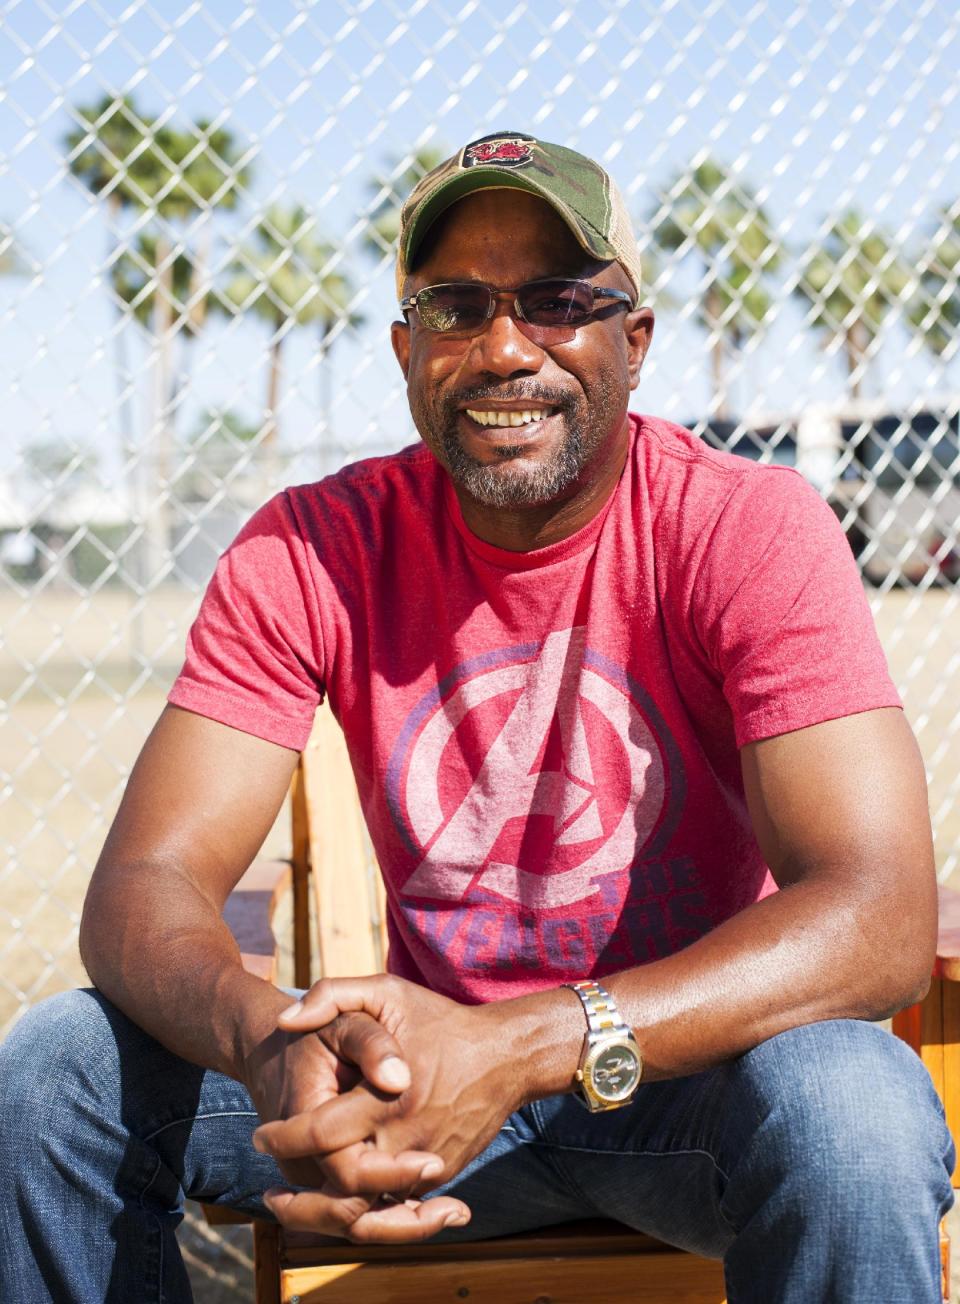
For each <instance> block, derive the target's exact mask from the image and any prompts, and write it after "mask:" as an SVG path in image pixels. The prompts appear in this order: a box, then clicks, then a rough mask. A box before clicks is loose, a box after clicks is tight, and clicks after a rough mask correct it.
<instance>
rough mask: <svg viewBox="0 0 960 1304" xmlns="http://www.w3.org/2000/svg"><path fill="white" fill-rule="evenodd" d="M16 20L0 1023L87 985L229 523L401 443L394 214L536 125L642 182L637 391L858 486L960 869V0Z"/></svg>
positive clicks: (318, 5)
mask: <svg viewBox="0 0 960 1304" xmlns="http://www.w3.org/2000/svg"><path fill="white" fill-rule="evenodd" d="M0 13H2V14H3V24H2V30H0V57H2V62H0V81H2V96H0V142H2V150H0V154H2V163H0V313H2V316H3V321H4V340H5V344H4V348H3V350H2V356H0V373H2V379H3V393H4V395H5V397H4V418H5V422H4V424H5V439H4V440H3V446H2V451H0V638H2V646H0V694H2V698H3V714H2V718H0V770H2V796H0V828H2V841H3V850H4V858H3V862H2V865H0V1033H2V1031H3V1030H4V1029H5V1028H7V1027H9V1026H10V1024H11V1023H12V1021H13V1020H14V1019H15V1018H16V1017H17V1015H18V1014H19V1013H20V1012H21V1011H22V1010H23V1009H25V1008H26V1007H27V1006H29V1005H30V1004H31V1003H33V1002H35V1001H36V1000H38V999H39V998H40V997H42V996H43V995H45V994H47V993H49V992H51V991H55V990H58V989H60V988H62V987H64V986H66V985H68V984H72V983H75V982H76V981H78V980H79V979H80V978H81V971H80V967H79V961H78V958H77V954H76V936H77V924H78V917H79V910H80V905H81V901H82V895H83V891H84V887H85V884H86V881H87V879H88V877H89V874H90V871H91V868H92V864H93V862H94V860H95V857H96V854H97V851H98V849H99V846H100V844H101V842H102V839H103V837H104V834H105V832H106V829H107V827H108V825H109V822H110V820H111V818H112V816H113V813H114V811H115V809H116V806H117V802H118V800H119V796H120V793H121V790H122V787H123V784H124V781H125V779H126V777H127V774H128V773H129V769H130V766H131V764H132V762H133V760H134V758H135V756H136V754H137V751H138V749H139V746H140V744H141V743H142V741H143V738H144V737H145V734H146V732H147V730H148V729H149V727H150V725H151V723H152V721H153V719H154V718H155V717H156V715H157V713H158V712H159V709H160V707H161V705H162V701H163V695H164V693H165V690H166V689H167V687H168V686H169V684H170V682H171V679H172V677H173V675H174V674H175V672H176V669H177V666H178V663H179V659H180V657H181V653H182V648H183V640H184V636H185V632H186V630H187V627H188V625H189V622H190V620H191V618H192V616H193V614H194V612H195V610H196V607H197V603H198V600H199V595H200V593H201V592H202V589H203V586H204V583H205V581H206V579H207V577H208V576H209V574H210V572H211V569H212V567H213V564H214V561H215V558H216V556H217V553H218V551H219V550H220V549H221V548H222V547H223V546H224V545H225V544H226V543H227V542H228V541H229V539H230V538H231V537H232V535H233V534H234V532H235V531H236V529H237V528H238V527H239V525H240V524H241V523H242V521H243V520H244V519H245V518H246V517H247V516H248V515H249V514H250V512H251V511H252V510H253V509H254V508H255V507H256V506H257V504H259V503H260V502H262V501H263V500H264V499H265V498H266V497H267V496H268V495H269V494H270V493H272V492H273V491H274V490H275V489H276V488H277V487H279V486H280V485H282V484H284V483H287V482H290V481H301V480H309V479H314V478H316V477H317V476H318V475H321V474H324V473H327V472H329V471H331V470H334V469H335V468H336V467H337V466H338V465H340V464H341V463H342V462H344V461H345V460H349V459H353V458H356V457H361V456H366V455H370V454H373V453H379V452H383V451H387V450H390V449H395V448H398V447H401V446H402V445H403V444H405V443H408V442H410V441H411V439H412V437H413V435H412V427H411V423H410V419H409V415H408V412H407V409H406V404H405V399H404V394H403V389H402V385H401V381H400V375H399V371H398V369H397V368H396V365H395V363H394V360H393V357H392V354H391V352H390V347H389V341H388V331H387V326H388V323H389V321H390V320H391V318H392V317H393V316H395V315H396V305H395V300H394V298H393V286H392V277H391V264H392V258H393V242H394V238H395V235H396V226H397V207H398V204H399V201H400V199H401V198H402V197H403V196H404V195H405V193H406V192H407V190H408V189H409V188H410V186H411V184H412V183H413V181H414V180H415V179H416V178H417V177H418V176H419V175H421V174H422V172H423V170H424V169H425V168H426V167H428V166H431V165H432V164H433V163H434V162H435V161H438V160H439V159H440V158H441V157H443V156H444V155H445V154H446V153H448V152H449V151H450V150H451V149H453V148H454V147H457V146H459V145H461V144H463V143H464V142H466V141H468V140H470V139H473V138H476V137H479V136H482V135H486V134H488V133H490V132H491V131H493V130H497V129H501V128H505V127H507V128H513V129H518V130H524V131H528V132H531V133H533V134H541V135H543V136H544V137H545V138H546V139H549V140H553V141H560V142H563V143H566V144H569V145H572V146H574V147H577V148H581V149H583V150H584V151H586V152H588V153H591V154H593V155H595V156H596V157H598V158H600V159H601V160H603V161H604V163H605V164H606V165H607V166H608V167H609V169H610V170H611V171H612V172H613V174H614V175H615V176H616V177H617V178H618V180H619V182H620V183H621V186H622V188H623V190H624V192H625V194H626V195H627V197H628V202H629V205H630V207H631V210H632V212H633V215H634V217H635V220H636V226H637V230H638V232H639V235H640V240H641V244H642V246H643V249H644V256H645V260H646V267H647V275H648V290H649V295H648V299H649V301H651V302H652V303H653V304H654V306H655V307H656V309H657V313H658V326H657V334H656V339H655V343H654V348H653V350H652V353H651V356H650V358H649V360H648V364H647V370H646V372H645V375H644V379H643V382H642V385H641V389H640V391H639V393H638V395H637V397H636V403H635V406H636V407H637V408H638V409H639V410H645V411H650V412H656V413H658V414H660V415H664V416H667V417H670V418H672V419H675V420H678V421H680V422H683V423H685V424H688V425H691V426H693V428H695V429H696V430H697V431H698V433H699V434H700V435H701V436H702V437H703V438H704V439H705V440H708V441H709V442H711V443H713V444H718V445H723V446H725V447H728V448H730V449H732V450H733V451H735V452H737V453H740V454H743V455H745V456H747V457H752V458H759V459H761V460H765V461H770V460H774V461H781V462H789V463H792V464H795V465H796V466H798V467H799V468H800V470H801V471H802V472H803V473H804V474H805V475H807V476H808V477H809V478H810V479H811V480H812V481H813V483H814V484H815V485H816V486H817V488H818V489H819V490H820V491H821V492H822V493H823V494H824V495H825V496H826V497H827V499H828V500H829V501H830V502H831V503H832V504H833V506H834V508H835V510H836V512H837V513H838V515H839V516H840V517H841V519H842V521H843V523H844V526H845V528H846V530H847V533H848V536H849V539H850V543H851V546H852V547H853V548H854V550H855V552H856V554H857V556H858V558H859V561H860V565H861V567H862V570H863V575H864V581H865V583H866V584H867V586H868V588H869V591H870V595H871V598H872V601H873V603H874V606H875V610H876V613H877V618H878V622H879V624H880V628H881V632H882V636H883V638H884V641H885V644H886V647H887V650H888V653H889V656H890V659H891V663H892V665H893V668H894V672H895V675H896V677H897V680H898V682H899V685H900V688H901V691H902V692H903V695H904V700H905V702H906V706H907V710H908V712H909V714H910V717H911V719H912V721H913V723H914V726H915V728H916V730H917V732H918V736H919V739H920V743H921V746H922V749H923V752H924V756H925V759H926V764H927V768H928V772H929V779H930V788H931V801H932V809H933V814H934V821H935V825H936V835H937V857H938V866H939V870H940V873H941V875H942V876H943V877H944V878H946V877H948V876H950V875H951V874H953V873H954V872H956V871H958V870H960V703H958V695H957V692H956V683H957V679H958V671H960V597H958V586H960V542H958V520H960V449H958V407H960V364H958V359H957V352H958V350H957V326H958V320H960V290H958V284H957V276H958V268H960V157H958V155H960V143H958V136H957V133H956V131H955V129H952V128H951V123H952V124H953V127H954V128H955V124H956V120H957V119H956V111H957V106H956V98H957V94H958V87H960V82H958V80H957V77H956V69H957V67H958V66H960V33H958V27H960V12H958V10H957V8H956V6H955V5H954V4H953V3H950V2H949V0H944V3H942V4H937V3H933V2H932V0H910V3H907V0H876V2H873V0H829V2H828V0H823V2H820V0H799V2H798V3H794V4H791V5H778V4H775V3H774V0H766V2H764V0H756V2H750V3H748V2H747V0H729V3H721V2H720V0H710V2H709V3H707V4H705V5H696V6H695V5H692V4H687V3H681V2H680V0H664V2H663V3H659V4H654V3H645V2H644V0H630V3H626V0H591V2H590V3H589V4H588V3H584V2H581V0H576V2H573V0H571V2H570V3H566V4H564V3H550V4H548V3H546V0H536V2H530V3H524V2H522V0H517V2H511V3H504V2H503V0H487V3H484V4H483V5H481V4H479V3H477V2H476V0H450V3H446V2H445V3H429V2H428V0H355V2H354V3H348V2H347V0H340V2H335V0H316V2H315V3H313V2H310V0H272V2H271V3H269V4H259V5H254V4H244V3H236V2H232V0H204V2H203V3H200V0H193V2H188V0H171V2H170V3H165V4H161V3H160V0H155V3H153V4H150V3H146V2H145V0H124V3H119V2H118V0H69V2H68V0H57V2H56V3H54V2H53V0H6V3H2V4H0ZM283 839H284V832H283V829H282V827H279V826H278V829H277V831H276V832H275V834H274V835H272V841H273V842H275V843H276V846H275V847H273V846H272V847H271V849H273V850H277V851H282V850H283Z"/></svg>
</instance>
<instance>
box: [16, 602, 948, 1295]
mask: <svg viewBox="0 0 960 1304" xmlns="http://www.w3.org/2000/svg"><path fill="white" fill-rule="evenodd" d="M195 603H196V599H195V598H193V597H192V596H191V595H189V594H185V593H183V592H182V591H180V590H168V591H166V592H164V593H161V594H158V595H156V596H155V597H152V598H151V600H150V602H149V604H148V605H147V606H146V608H145V609H144V611H143V613H142V614H141V615H139V616H138V615H137V614H136V612H135V611H134V609H133V608H132V606H131V599H130V598H129V597H127V596H126V595H124V594H122V593H112V592H104V593H102V594H99V595H97V596H95V597H92V598H90V597H79V596H78V595H76V594H73V593H69V592H50V593H46V594H43V595H36V596H35V597H34V598H33V600H32V602H31V604H30V606H29V608H28V609H24V608H23V607H22V605H21V604H20V602H19V600H16V599H15V598H14V597H13V595H9V594H6V595H0V701H2V702H3V703H4V706H3V714H2V715H0V773H2V776H3V780H2V782H3V787H2V793H3V796H2V801H0V811H2V816H0V829H2V844H3V850H4V860H3V862H0V1035H2V1033H3V1030H4V1029H5V1028H6V1027H8V1026H9V1024H10V1022H11V1021H12V1020H13V1019H14V1018H15V1017H16V1015H17V1013H18V1011H19V1010H20V1009H22V1008H23V1007H24V1006H25V1005H28V1004H32V1003H33V1002H35V1001H36V1000H39V999H40V998H41V997H43V996H45V995H47V994H49V993H52V992H54V991H58V990H60V989H62V988H64V987H66V986H68V985H73V984H75V983H77V982H80V981H82V980H83V974H82V970H81V966H80V963H79V958H78V955H77V951H76V925H77V922H78V918H79V909H80V905H81V901H82V898H83V893H84V889H85V885H86V882H87V880H88V878H89V874H90V870H91V868H92V865H93V862H94V860H95V858H96V855H97V851H98V849H99V846H100V844H101V842H102V840H103V837H104V835H105V833H106V829H107V827H108V826H109V822H110V819H111V818H112V816H113V813H114V811H115V810H116V806H117V803H118V801H119V797H120V793H121V791H122V787H123V782H124V780H125V777H126V775H127V774H128V773H129V769H130V767H131V765H132V764H133V761H134V759H135V757H136V755H137V752H138V750H139V748H140V746H141V744H142V742H143V740H144V738H145V737H146V735H147V733H148V732H149V729H150V727H151V725H152V723H153V721H154V720H155V719H156V717H157V714H158V713H159V711H160V709H161V707H162V704H163V700H164V693H165V691H166V688H167V686H168V685H169V683H170V681H171V679H172V677H173V675H174V674H175V672H176V668H177V665H178V663H179V658H180V655H181V653H182V648H183V640H184V637H185V634H186V630H187V628H188V626H189V622H190V620H191V618H192V615H193V611H194V609H195ZM877 622H878V626H879V628H880V631H881V637H882V639H883V642H884V645H885V647H886V649H887V653H888V656H889V659H890V663H891V667H892V669H893V673H894V676H895V678H896V680H897V682H898V684H899V685H900V686H901V691H902V692H903V694H904V700H905V705H906V708H907V712H908V715H909V717H910V719H911V721H912V723H913V725H914V728H915V729H916V731H917V735H918V738H919V741H920V745H921V749H922V751H923V753H924V758H925V760H926V763H927V767H928V773H929V780H930V798H931V810H932V811H933V814H934V819H935V823H936V825H937V858H938V864H939V865H940V867H941V871H942V872H943V873H944V874H946V875H948V876H949V877H950V878H952V879H955V880H957V881H958V882H960V692H958V688H957V685H958V683H960V595H954V594H950V593H946V592H943V591H935V592H930V593H927V594H924V595H913V594H911V593H909V592H907V591H897V592H892V593H889V594H886V595H884V597H883V598H882V600H880V601H878V603H877ZM29 667H35V668H36V670H37V674H36V678H35V680H33V681H32V682H31V681H30V678H29V675H28V673H27V669H28V668H29ZM286 846H287V834H286V827H285V820H284V817H283V815H281V818H280V819H279V820H278V822H277V825H276V826H275V828H274V830H273V832H272V833H271V835H270V837H269V838H268V841H267V845H266V850H267V851H268V853H269V854H273V855H282V854H284V853H285V850H286ZM183 1240H184V1244H185V1249H186V1252H187V1255H188V1259H189V1260H190V1262H191V1264H192V1271H193V1273H194V1276H195V1280H196V1283H197V1298H198V1300H200V1301H203V1302H204V1304H215V1302H216V1304H222V1302H224V1301H226V1300H228V1299H229V1300H240V1299H243V1298H245V1297H246V1292H247V1291H248V1290H249V1287H248V1286H242V1287H241V1286H240V1285H238V1283H240V1282H248V1280H249V1243H248V1234H247V1233H246V1232H245V1230H244V1229H238V1230H236V1231H231V1232H230V1234H229V1235H228V1236H227V1237H226V1238H220V1237H216V1236H214V1234H213V1233H212V1232H211V1231H210V1230H209V1229H206V1228H204V1227H202V1226H198V1225H197V1224H196V1223H195V1222H193V1223H192V1224H191V1225H188V1226H187V1227H186V1228H185V1232H184V1236H183Z"/></svg>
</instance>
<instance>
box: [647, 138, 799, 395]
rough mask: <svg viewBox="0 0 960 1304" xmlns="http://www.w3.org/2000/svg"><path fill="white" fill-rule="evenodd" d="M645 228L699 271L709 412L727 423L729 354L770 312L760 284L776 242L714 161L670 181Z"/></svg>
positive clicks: (742, 190) (753, 205)
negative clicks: (707, 355) (706, 341)
mask: <svg viewBox="0 0 960 1304" xmlns="http://www.w3.org/2000/svg"><path fill="white" fill-rule="evenodd" d="M647 225H648V227H649V229H650V230H651V231H652V233H653V239H654V242H655V244H656V245H657V246H659V248H660V249H662V250H664V251H666V252H668V253H671V254H676V255H679V256H680V258H681V259H690V260H691V261H695V262H696V263H697V264H698V266H699V271H700V285H699V288H700V292H701V298H700V303H699V306H698V312H697V317H698V320H699V322H700V325H701V326H703V328H704V329H705V330H706V331H707V332H708V335H709V341H710V358H711V377H712V389H713V400H712V404H711V411H712V415H713V416H715V417H718V418H724V417H726V416H727V412H728V404H727V388H726V378H725V372H726V355H727V348H728V346H729V345H732V346H733V347H734V348H736V349H739V348H741V347H742V346H743V344H744V341H745V340H746V339H747V337H748V336H750V335H754V334H756V333H757V332H758V331H759V330H760V329H761V327H762V326H763V324H764V322H765V320H766V317H767V314H768V312H769V311H770V296H769V294H768V293H767V290H766V286H765V281H766V278H767V275H768V273H770V272H772V271H773V270H774V269H775V268H776V267H777V265H778V263H779V262H780V257H781V251H780V246H779V243H778V241H777V238H776V235H775V233H774V231H773V229H772V227H771V225H770V222H769V220H768V218H767V215H766V213H765V212H764V210H763V208H762V207H761V205H760V204H759V202H758V201H757V200H756V198H755V197H754V195H753V194H752V192H751V191H750V190H749V189H748V188H747V187H746V186H744V185H741V184H739V183H737V182H734V180H733V179H732V178H731V177H730V176H729V175H728V174H727V172H726V171H725V170H724V169H723V168H722V167H721V166H720V164H719V163H716V162H714V161H713V160H712V159H706V160H705V161H704V162H702V163H700V164H698V165H697V166H696V167H693V168H692V169H688V170H687V171H685V172H682V173H679V174H678V175H677V176H676V177H675V178H674V180H673V182H672V183H671V184H670V185H669V186H668V187H667V190H666V192H665V198H664V200H663V202H662V203H660V204H659V205H657V206H656V207H655V208H654V209H653V210H652V211H651V213H650V215H649V217H648V220H647Z"/></svg>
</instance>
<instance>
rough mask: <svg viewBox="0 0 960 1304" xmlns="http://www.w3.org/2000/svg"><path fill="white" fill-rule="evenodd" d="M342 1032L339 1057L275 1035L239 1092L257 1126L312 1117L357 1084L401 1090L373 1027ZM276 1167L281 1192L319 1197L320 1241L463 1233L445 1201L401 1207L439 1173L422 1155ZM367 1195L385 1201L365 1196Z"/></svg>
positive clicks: (362, 1021) (349, 1151) (435, 1162)
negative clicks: (248, 1100) (287, 1185)
mask: <svg viewBox="0 0 960 1304" xmlns="http://www.w3.org/2000/svg"><path fill="white" fill-rule="evenodd" d="M340 1027H341V1032H340V1035H339V1036H338V1046H339V1054H338V1055H335V1054H334V1053H333V1052H332V1051H331V1050H329V1049H328V1048H327V1046H326V1045H325V1044H324V1043H323V1042H322V1041H321V1040H320V1038H319V1036H317V1034H316V1033H314V1032H308V1033H290V1032H286V1031H283V1030H280V1029H277V1030H276V1031H274V1032H272V1033H271V1034H270V1035H269V1036H268V1037H266V1038H264V1039H263V1040H262V1041H260V1042H259V1043H258V1044H257V1046H256V1047H255V1048H254V1049H253V1051H252V1052H251V1053H250V1054H249V1055H248V1056H247V1059H246V1063H245V1069H244V1084H245V1085H246V1087H247V1089H248V1090H249V1092H250V1095H251V1097H252V1099H253V1102H254V1104H255V1105H256V1107H257V1112H258V1113H259V1114H260V1117H261V1119H262V1120H263V1121H264V1122H272V1121H274V1120H276V1119H287V1118H291V1117H293V1116H295V1115H299V1114H304V1113H307V1112H309V1111H311V1110H314V1109H318V1108H319V1107H320V1106H321V1105H323V1104H325V1103H326V1102H328V1101H330V1100H332V1099H333V1098H334V1097H335V1096H338V1095H340V1094H341V1093H343V1092H345V1091H349V1090H350V1089H351V1088H352V1087H354V1086H355V1085H356V1084H357V1083H358V1082H360V1081H361V1080H362V1079H365V1080H366V1081H367V1082H368V1083H369V1084H371V1085H372V1086H373V1087H375V1088H376V1089H377V1091H379V1092H382V1093H383V1095H384V1097H385V1098H388V1097H389V1098H393V1097H396V1096H399V1095H401V1094H402V1093H403V1092H404V1091H405V1090H406V1089H407V1087H408V1086H409V1085H410V1070H409V1068H408V1066H407V1064H406V1062H405V1061H404V1059H403V1055H402V1052H401V1049H400V1046H399V1044H398V1043H397V1041H396V1039H395V1038H394V1037H393V1036H392V1035H391V1034H390V1033H389V1032H388V1031H387V1029H386V1028H385V1027H384V1026H383V1025H382V1024H381V1023H380V1022H379V1021H378V1020H376V1019H374V1018H372V1017H371V1016H370V1015H368V1014H364V1013H355V1014H349V1015H345V1016H343V1017H342V1019H341V1024H340ZM280 1167H281V1171H282V1172H283V1174H284V1177H285V1178H286V1179H287V1180H288V1181H289V1182H291V1183H292V1184H294V1185H295V1186H298V1187H306V1188H309V1189H310V1190H311V1191H312V1192H316V1193H317V1195H318V1196H319V1197H321V1199H320V1200H319V1201H318V1202H317V1201H316V1200H315V1201H314V1202H312V1203H311V1209H312V1212H313V1213H314V1214H316V1215H317V1218H316V1222H315V1224H314V1225H312V1226H311V1228H310V1230H311V1231H316V1232H317V1233H319V1234H322V1235H329V1236H342V1237H346V1238H347V1239H348V1240H352V1241H357V1242H366V1241H380V1242H388V1241H393V1242H405V1241H420V1240H425V1239H427V1238H428V1237H430V1236H434V1235H436V1233H437V1232H439V1231H441V1230H442V1229H443V1228H444V1227H448V1226H463V1225H464V1224H465V1223H466V1222H468V1221H469V1218H470V1211H469V1209H468V1208H467V1206H466V1205H465V1204H463V1203H462V1201H460V1200H455V1199H453V1198H451V1197H449V1196H439V1197H437V1198H436V1199H433V1200H428V1201H419V1200H413V1199H404V1198H403V1197H404V1196H405V1195H406V1194H407V1193H408V1192H409V1191H411V1190H412V1189H414V1188H415V1187H418V1188H419V1189H421V1190H422V1189H423V1183H424V1182H425V1181H429V1180H430V1179H431V1178H432V1177H437V1176H439V1174H440V1172H441V1171H442V1169H443V1161H442V1159H441V1158H440V1157H439V1156H438V1155H435V1154H431V1153H430V1152H428V1151H424V1150H407V1151H403V1152H401V1153H398V1154H389V1153H387V1152H386V1151H384V1150H380V1149H377V1148H376V1146H374V1145H373V1144H371V1143H367V1142H361V1143H358V1144H356V1145H353V1146H349V1147H347V1148H345V1149H343V1150H339V1151H337V1152H334V1153H330V1154H317V1155H315V1156H311V1157H309V1158H305V1159H295V1160H289V1161H286V1162H284V1163H282V1164H281V1165H280ZM371 1190H375V1191H378V1192H382V1193H384V1194H383V1195H377V1196H370V1195H369V1194H364V1192H370V1191H371ZM384 1195H385V1196H386V1197H387V1198H386V1199H385V1198H384Z"/></svg>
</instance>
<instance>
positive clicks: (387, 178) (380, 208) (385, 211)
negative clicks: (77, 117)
mask: <svg viewBox="0 0 960 1304" xmlns="http://www.w3.org/2000/svg"><path fill="white" fill-rule="evenodd" d="M446 157H447V151H446V150H444V149H441V148H440V147H439V146H437V145H424V146H422V147H421V148H420V149H417V150H414V151H413V153H412V154H406V155H404V156H402V157H399V156H397V155H394V156H393V157H392V158H390V159H388V160H387V162H386V164H385V165H384V167H383V168H382V169H380V170H379V171H378V172H377V173H376V174H375V175H374V176H373V177H371V179H370V181H369V182H368V183H367V191H368V193H369V195H370V201H371V205H372V206H371V208H370V213H369V216H368V218H367V229H366V231H365V233H364V237H363V244H364V248H365V249H366V251H367V253H369V254H370V255H371V257H373V258H374V259H375V260H376V261H377V263H383V262H386V261H388V260H392V259H393V258H395V257H396V252H397V240H398V239H399V237H400V209H401V208H402V207H403V201H404V200H405V199H406V197H407V195H409V193H410V191H411V190H412V189H413V187H414V186H415V185H416V184H417V182H418V181H419V180H420V179H421V178H422V177H424V176H426V174H427V173H428V172H432V171H433V169H434V168H435V167H437V165H438V164H440V163H442V162H443V160H444V159H445V158H446Z"/></svg>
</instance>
